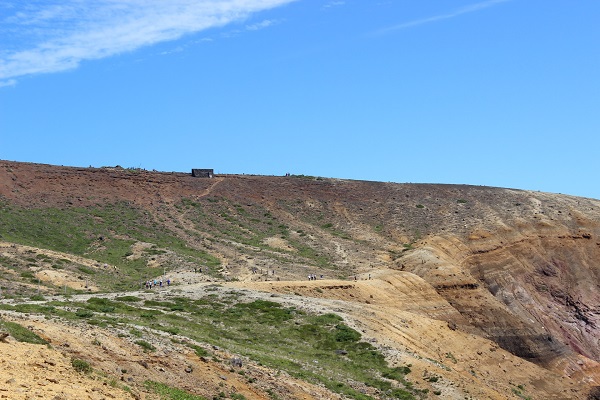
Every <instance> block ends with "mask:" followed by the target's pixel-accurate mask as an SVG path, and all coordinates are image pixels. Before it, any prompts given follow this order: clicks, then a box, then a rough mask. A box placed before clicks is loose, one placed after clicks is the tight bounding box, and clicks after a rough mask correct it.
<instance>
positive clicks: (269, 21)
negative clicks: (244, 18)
mask: <svg viewBox="0 0 600 400" xmlns="http://www.w3.org/2000/svg"><path fill="white" fill-rule="evenodd" d="M277 23H279V21H276V20H272V19H265V20H263V21H260V22H258V23H256V24H252V25H246V30H249V31H258V30H260V29H265V28H268V27H270V26H273V25H275V24H277Z"/></svg>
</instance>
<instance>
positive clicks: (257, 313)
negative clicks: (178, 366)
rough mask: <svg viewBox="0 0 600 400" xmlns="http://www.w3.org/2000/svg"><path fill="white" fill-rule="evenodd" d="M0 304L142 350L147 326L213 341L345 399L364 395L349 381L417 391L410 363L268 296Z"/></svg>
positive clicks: (396, 394) (334, 322)
mask: <svg viewBox="0 0 600 400" xmlns="http://www.w3.org/2000/svg"><path fill="white" fill-rule="evenodd" d="M215 289H216V287H215ZM132 300H138V298H137V297H136V298H134V299H132ZM0 307H1V308H5V309H11V310H15V311H21V312H28V313H43V314H46V315H53V316H60V317H62V318H65V319H78V318H85V319H86V321H87V323H89V324H94V325H98V326H115V327H116V326H119V327H121V328H125V327H127V326H129V327H130V328H129V334H130V335H131V336H133V342H134V343H135V344H137V345H139V346H141V347H142V348H143V349H144V350H145V351H154V350H156V349H155V347H154V346H153V345H152V344H151V343H150V342H149V340H150V336H151V335H153V333H152V332H153V331H163V332H168V333H171V334H177V335H178V336H182V337H186V338H188V339H189V340H190V341H191V342H196V343H207V344H210V345H217V346H219V347H221V348H224V349H227V350H228V351H230V352H232V353H235V354H240V355H242V356H245V357H248V358H250V359H252V360H254V361H255V362H258V363H260V364H262V365H265V366H268V367H271V368H275V369H279V370H284V371H286V372H287V373H289V374H290V375H292V376H294V377H296V378H298V379H303V380H306V381H309V382H312V383H315V384H318V385H323V386H324V387H327V388H328V389H330V390H332V391H334V392H336V393H339V394H340V395H342V396H345V397H347V398H352V399H357V400H370V399H371V397H370V396H368V395H366V394H364V393H361V392H360V391H359V390H357V389H356V388H355V384H354V382H363V383H364V384H366V385H368V386H370V387H373V388H376V389H377V390H379V391H381V392H382V393H386V396H387V398H390V399H412V398H415V397H416V396H418V395H419V391H418V390H416V389H413V388H412V385H411V384H410V383H409V382H407V381H406V380H405V376H406V375H407V374H409V373H410V368H409V367H407V366H404V367H396V368H390V367H389V366H388V365H387V363H386V361H385V359H384V357H383V355H382V354H381V353H380V352H379V351H378V350H377V348H375V347H374V346H373V345H371V344H370V343H366V342H362V341H361V334H360V333H359V332H358V331H356V330H354V329H352V328H351V327H349V326H348V325H346V324H345V323H344V321H343V319H342V318H341V317H340V316H338V315H335V314H331V313H329V314H323V315H314V314H307V313H305V312H303V311H300V310H298V309H296V308H293V307H286V306H283V305H281V304H280V303H277V302H275V301H268V300H253V301H248V299H246V298H245V297H244V295H243V293H241V292H237V291H230V292H227V293H222V294H220V295H216V294H213V293H211V294H210V295H207V296H205V297H203V298H200V299H197V300H190V299H186V298H184V297H172V298H169V301H151V300H147V301H145V302H144V303H143V307H133V306H131V305H130V304H126V303H124V302H121V301H115V300H110V299H106V298H101V297H92V298H90V299H89V300H87V301H86V302H73V301H66V302H56V301H53V302H49V303H47V304H20V305H16V306H9V305H0ZM172 309H175V310H176V311H175V312H173V311H171V310H172ZM70 310H76V311H70ZM159 316H160V318H158V317H159ZM140 327H141V328H140ZM143 328H148V330H147V331H143V330H142V329H143ZM148 335H150V336H148ZM187 345H188V346H189V347H190V348H192V349H194V351H195V352H196V354H197V355H198V356H199V357H207V356H210V354H209V352H207V351H206V350H205V349H204V347H201V346H197V345H190V344H187Z"/></svg>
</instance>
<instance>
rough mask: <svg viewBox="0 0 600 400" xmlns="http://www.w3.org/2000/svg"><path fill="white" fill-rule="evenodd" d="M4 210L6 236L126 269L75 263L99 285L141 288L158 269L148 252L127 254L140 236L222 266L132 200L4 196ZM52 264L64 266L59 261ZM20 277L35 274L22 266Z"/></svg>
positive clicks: (0, 221) (201, 262)
mask: <svg viewBox="0 0 600 400" xmlns="http://www.w3.org/2000/svg"><path fill="white" fill-rule="evenodd" d="M0 210H1V211H2V212H0V226H2V227H3V228H5V229H4V230H3V239H4V240H7V241H10V242H13V243H18V244H22V245H28V246H34V247H41V248H46V249H50V250H55V251H60V252H65V253H70V254H75V255H79V256H85V257H92V258H93V259H95V260H96V261H98V263H99V264H107V265H110V266H116V267H117V270H118V271H119V272H121V274H120V275H119V277H118V279H117V278H116V277H115V275H114V272H115V271H114V270H113V269H112V268H105V269H98V270H94V269H90V268H88V267H85V266H73V267H70V268H76V269H77V270H78V271H80V272H82V273H84V274H86V275H94V283H95V284H97V285H99V286H100V287H103V288H106V289H110V290H111V291H112V290H120V289H130V288H132V287H137V286H138V284H139V282H141V281H144V280H145V279H147V277H148V276H152V275H153V274H154V271H153V270H151V269H150V268H149V267H148V266H147V264H146V259H145V258H144V257H141V258H139V259H128V258H126V257H127V255H130V254H131V246H132V244H134V243H136V242H138V241H141V242H148V243H155V244H156V246H157V248H159V249H169V250H170V251H172V252H173V253H174V255H175V256H176V257H178V258H180V259H185V260H186V261H188V262H191V263H196V264H199V265H207V266H213V267H214V266H218V265H220V261H219V259H218V258H216V257H214V256H212V255H210V254H209V253H207V252H206V251H204V250H196V249H193V248H191V247H188V246H187V245H186V243H185V242H184V241H183V240H181V239H180V238H178V237H177V235H176V233H174V232H172V231H170V230H169V229H168V228H167V227H166V226H165V225H161V224H156V223H155V221H154V220H153V218H152V217H151V216H150V215H149V214H148V213H147V212H145V211H143V210H141V209H138V208H136V207H134V206H132V205H131V204H129V203H127V202H121V203H114V204H106V205H104V206H102V207H100V206H96V207H85V208H84V207H70V208H60V209H59V208H39V209H37V208H24V207H18V206H14V205H9V204H8V203H6V202H2V201H0ZM162 251H163V250H151V251H150V252H151V253H161V252H162ZM161 254H162V253H161ZM148 256H150V254H148ZM30 258H31V261H30V262H31V263H32V266H35V265H37V264H36V263H37V262H48V261H50V260H49V259H48V258H47V257H42V258H40V257H36V258H33V257H30ZM66 262H67V263H69V262H70V261H69V260H66ZM53 267H55V268H60V267H61V266H60V265H59V264H58V260H57V261H56V262H55V265H54V266H53ZM63 268H66V267H65V266H63ZM21 277H22V278H25V279H35V277H34V275H33V273H32V272H31V271H22V273H21Z"/></svg>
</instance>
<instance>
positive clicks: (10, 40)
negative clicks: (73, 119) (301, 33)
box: [0, 0, 296, 86]
mask: <svg viewBox="0 0 600 400" xmlns="http://www.w3.org/2000/svg"><path fill="white" fill-rule="evenodd" d="M293 1H296V0H169V1H148V0H90V1H84V2H82V1H80V0H53V1H45V2H37V1H25V2H19V3H18V4H19V5H18V6H12V7H8V6H6V5H5V6H4V11H5V12H4V13H3V15H4V17H3V18H2V19H0V43H2V44H1V45H0V82H2V81H4V82H5V84H4V86H6V85H7V83H9V84H10V85H14V83H15V78H19V77H22V76H26V75H32V74H41V73H51V72H59V71H66V70H69V69H73V68H77V67H78V66H79V65H80V63H81V62H82V61H85V60H97V59H101V58H105V57H110V56H113V55H117V54H122V53H126V52H130V51H134V50H136V49H139V48H142V47H146V46H150V45H153V44H156V43H160V42H166V41H170V40H175V39H178V38H181V37H182V36H184V35H187V34H191V33H195V32H199V31H203V30H207V29H210V28H216V27H222V26H225V25H227V24H229V23H232V22H236V21H243V20H244V19H247V18H249V17H250V16H251V15H252V14H254V13H257V12H260V11H263V10H267V9H271V8H275V7H278V6H281V5H284V4H287V3H291V2H293ZM8 4H9V5H10V2H9V3H8ZM264 27H266V23H264V22H263V23H262V25H261V23H259V24H257V25H256V26H255V29H259V28H264ZM0 86H3V85H2V84H1V83H0Z"/></svg>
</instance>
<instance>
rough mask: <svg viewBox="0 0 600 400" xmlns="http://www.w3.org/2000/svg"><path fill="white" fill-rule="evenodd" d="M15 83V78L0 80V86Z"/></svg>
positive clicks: (13, 84)
mask: <svg viewBox="0 0 600 400" xmlns="http://www.w3.org/2000/svg"><path fill="white" fill-rule="evenodd" d="M16 84H17V80H16V79H9V80H7V81H0V87H6V86H15V85H16Z"/></svg>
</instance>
